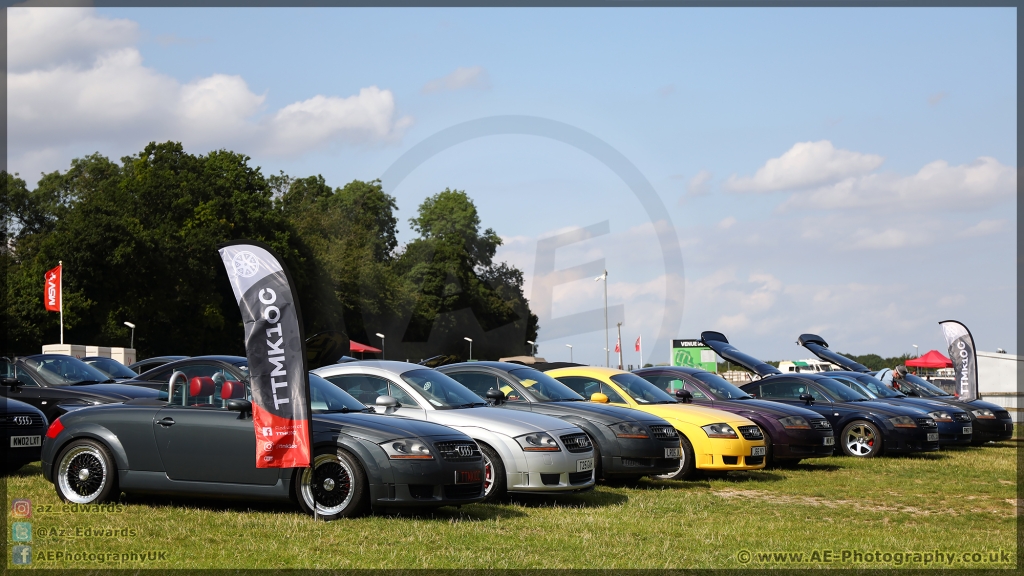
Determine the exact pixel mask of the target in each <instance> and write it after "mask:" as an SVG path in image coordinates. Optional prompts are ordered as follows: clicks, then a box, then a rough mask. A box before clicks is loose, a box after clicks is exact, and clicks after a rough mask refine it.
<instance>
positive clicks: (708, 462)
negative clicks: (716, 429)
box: [691, 426, 765, 471]
mask: <svg viewBox="0 0 1024 576" xmlns="http://www.w3.org/2000/svg"><path fill="white" fill-rule="evenodd" d="M733 427H734V428H735V426H733ZM691 444H693V449H694V457H695V459H696V466H697V468H698V469H700V470H720V471H727V470H759V469H761V468H764V459H765V457H764V456H754V455H753V451H754V448H755V447H761V448H762V449H764V441H763V440H747V439H746V438H736V439H726V438H708V439H707V442H701V443H699V444H697V443H692V442H691ZM702 448H703V451H702Z"/></svg>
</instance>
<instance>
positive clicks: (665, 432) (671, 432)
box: [650, 426, 679, 440]
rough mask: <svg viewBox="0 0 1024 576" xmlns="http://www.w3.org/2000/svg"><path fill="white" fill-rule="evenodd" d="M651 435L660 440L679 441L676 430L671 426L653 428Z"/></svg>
mask: <svg viewBox="0 0 1024 576" xmlns="http://www.w3.org/2000/svg"><path fill="white" fill-rule="evenodd" d="M650 428H651V434H653V435H654V437H655V438H657V439H658V440H678V439H679V435H678V434H676V429H675V428H673V427H671V426H651V427H650Z"/></svg>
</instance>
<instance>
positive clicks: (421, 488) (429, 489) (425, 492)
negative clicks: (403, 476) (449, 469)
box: [409, 484, 434, 500]
mask: <svg viewBox="0 0 1024 576" xmlns="http://www.w3.org/2000/svg"><path fill="white" fill-rule="evenodd" d="M409 495H410V496H412V497H413V498H419V499H421V500H423V499H427V498H433V497H434V486H433V485H431V484H409Z"/></svg>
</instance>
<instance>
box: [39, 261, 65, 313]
mask: <svg viewBox="0 0 1024 576" xmlns="http://www.w3.org/2000/svg"><path fill="white" fill-rule="evenodd" d="M60 269H61V265H58V266H57V267H56V268H54V269H53V270H50V271H48V272H47V273H46V276H44V278H45V279H46V280H45V282H44V283H43V301H44V303H45V304H46V309H47V310H49V311H50V312H60V297H61V294H60V288H61V282H60Z"/></svg>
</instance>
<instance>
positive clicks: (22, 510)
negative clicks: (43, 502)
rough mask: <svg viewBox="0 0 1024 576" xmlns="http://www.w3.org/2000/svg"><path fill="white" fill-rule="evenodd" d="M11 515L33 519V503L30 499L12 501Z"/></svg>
mask: <svg viewBox="0 0 1024 576" xmlns="http://www.w3.org/2000/svg"><path fill="white" fill-rule="evenodd" d="M11 515H12V516H14V517H15V518H31V517H32V501H31V500H29V499H28V498H18V499H16V500H12V501H11Z"/></svg>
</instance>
